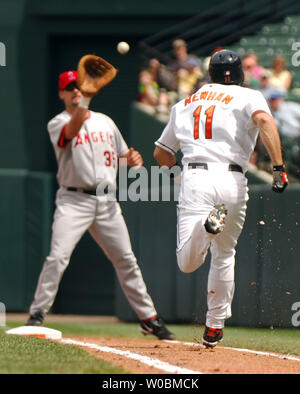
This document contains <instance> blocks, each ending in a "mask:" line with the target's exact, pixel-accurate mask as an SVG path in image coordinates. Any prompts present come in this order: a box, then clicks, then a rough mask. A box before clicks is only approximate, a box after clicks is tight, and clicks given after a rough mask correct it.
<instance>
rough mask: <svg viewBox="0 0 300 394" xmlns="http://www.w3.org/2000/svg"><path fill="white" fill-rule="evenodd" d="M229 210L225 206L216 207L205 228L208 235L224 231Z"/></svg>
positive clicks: (211, 212) (210, 214)
mask: <svg viewBox="0 0 300 394" xmlns="http://www.w3.org/2000/svg"><path fill="white" fill-rule="evenodd" d="M226 215H227V209H226V208H225V206H224V204H221V205H215V206H214V208H213V209H212V210H211V211H210V213H209V215H208V217H207V219H206V222H205V224H204V227H205V229H206V231H207V232H208V233H211V234H218V233H220V232H222V231H223V230H224V227H225V217H226Z"/></svg>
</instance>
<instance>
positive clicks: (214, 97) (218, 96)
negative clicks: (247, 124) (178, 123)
mask: <svg viewBox="0 0 300 394" xmlns="http://www.w3.org/2000/svg"><path fill="white" fill-rule="evenodd" d="M233 98H234V97H233V96H229V94H227V95H226V96H225V93H217V92H213V91H206V92H199V93H195V94H193V95H192V96H189V97H188V98H186V99H185V102H184V105H185V106H186V105H188V104H191V103H194V102H195V101H199V100H206V101H220V102H221V103H223V104H229V103H230V102H231V100H232V99H233Z"/></svg>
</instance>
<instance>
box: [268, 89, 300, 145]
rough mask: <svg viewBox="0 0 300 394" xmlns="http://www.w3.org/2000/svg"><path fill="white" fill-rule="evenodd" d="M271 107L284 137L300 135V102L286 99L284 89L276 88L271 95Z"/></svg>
mask: <svg viewBox="0 0 300 394" xmlns="http://www.w3.org/2000/svg"><path fill="white" fill-rule="evenodd" d="M269 103H270V109H271V112H272V114H273V117H274V119H275V122H276V124H277V127H278V130H279V133H280V135H281V136H282V137H288V138H294V137H299V136H300V104H298V103H295V102H292V101H285V100H284V96H283V93H282V91H280V90H279V91H278V90H274V92H273V93H272V94H271V96H270V100H269Z"/></svg>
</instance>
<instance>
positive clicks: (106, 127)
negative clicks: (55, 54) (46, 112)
mask: <svg viewBox="0 0 300 394" xmlns="http://www.w3.org/2000/svg"><path fill="white" fill-rule="evenodd" d="M77 78H78V74H77V71H67V72H64V73H62V74H61V75H60V76H59V97H60V99H61V100H62V101H63V102H64V105H65V110H64V111H63V112H61V113H60V114H58V115H57V116H55V117H54V118H53V119H52V120H50V122H49V123H48V131H49V134H50V139H51V142H52V144H53V147H54V150H55V154H56V158H57V162H58V174H57V179H58V183H59V186H60V187H59V190H58V192H57V196H56V210H55V214H54V222H53V229H52V240H51V250H50V254H49V256H48V257H47V258H46V261H45V263H44V266H43V268H42V272H41V274H40V277H39V281H38V285H37V289H36V292H35V296H34V300H33V303H32V305H31V306H30V317H29V319H28V322H27V325H41V324H42V323H43V320H44V318H45V315H46V313H47V312H48V311H49V309H50V308H51V306H52V304H53V302H54V299H55V296H56V294H57V291H58V287H59V283H60V280H61V278H62V275H63V273H64V271H65V269H66V268H67V266H68V264H69V260H70V256H71V254H72V252H73V250H74V248H75V246H76V244H77V243H78V241H79V240H80V238H81V237H82V236H83V234H84V233H85V232H86V230H88V231H89V232H90V234H91V235H92V237H93V238H94V240H95V241H96V242H97V243H98V245H99V246H100V247H101V248H102V249H103V251H104V253H105V254H106V256H107V257H108V258H109V259H110V261H111V262H112V264H113V266H114V268H115V270H116V273H117V276H118V279H119V281H120V284H121V286H122V289H123V291H124V293H125V295H126V297H127V299H128V301H129V303H130V305H131V307H132V308H133V310H134V311H135V312H136V314H137V316H138V318H139V319H140V320H141V324H140V330H141V332H142V333H143V334H145V335H147V334H153V335H155V336H156V337H158V338H159V339H174V338H175V335H174V334H172V333H171V332H170V331H169V330H168V329H167V328H166V326H165V324H164V322H163V321H162V320H161V319H160V318H159V317H157V312H156V310H155V307H154V305H153V302H152V299H151V298H150V296H149V294H148V293H147V289H146V286H145V283H144V280H143V277H142V273H141V271H140V268H139V266H138V264H137V261H136V257H135V256H134V254H133V251H132V248H131V243H130V239H129V234H128V231H127V227H126V224H125V221H124V218H123V216H122V213H121V209H120V206H119V204H118V203H117V202H116V201H109V200H108V199H107V196H106V195H105V191H106V190H107V186H111V185H114V184H115V182H116V174H117V169H118V158H126V159H127V163H128V165H129V166H140V165H142V164H143V160H142V157H141V155H140V154H139V152H137V151H135V150H134V149H133V148H130V149H128V147H127V145H126V143H125V141H124V139H123V137H122V135H121V133H120V131H119V130H118V128H117V126H116V125H115V123H114V122H113V121H112V120H111V119H110V118H109V117H108V116H106V115H104V114H102V113H97V112H93V111H90V110H89V109H88V106H89V102H90V100H91V97H87V96H83V95H82V94H81V92H80V90H79V89H78V86H77ZM99 185H100V186H101V187H100V188H99V189H101V190H104V193H102V195H98V193H96V190H97V187H99ZM105 185H106V187H105ZM99 189H98V190H99Z"/></svg>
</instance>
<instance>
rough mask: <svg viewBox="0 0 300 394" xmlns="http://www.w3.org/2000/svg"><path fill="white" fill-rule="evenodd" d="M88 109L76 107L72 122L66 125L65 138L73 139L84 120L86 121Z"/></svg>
mask: <svg viewBox="0 0 300 394" xmlns="http://www.w3.org/2000/svg"><path fill="white" fill-rule="evenodd" d="M87 112H88V109H87V108H82V107H77V108H75V110H74V112H73V114H72V118H71V120H70V122H69V123H68V124H67V126H66V131H65V138H66V139H68V140H71V139H73V138H74V137H76V135H77V134H78V132H79V130H80V129H81V127H82V125H83V122H84V121H85V118H86V115H87Z"/></svg>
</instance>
